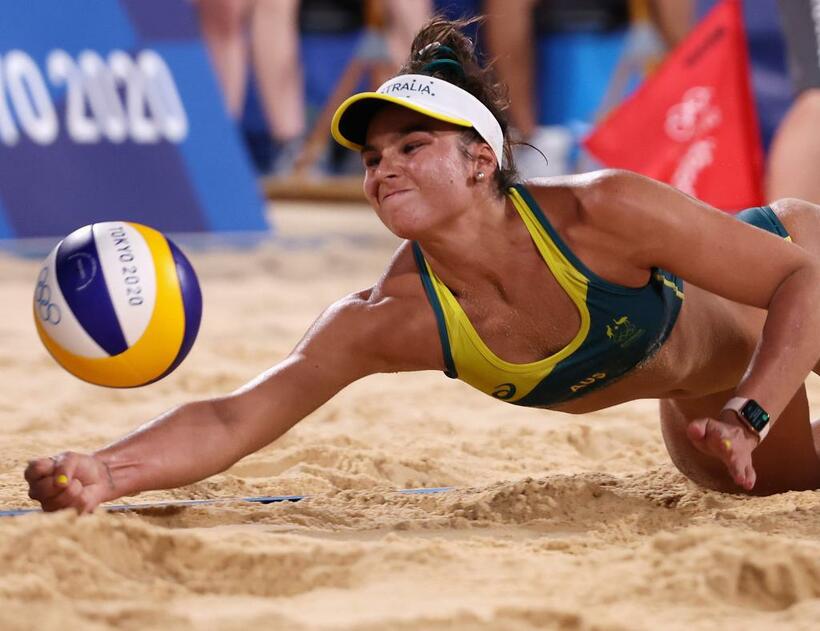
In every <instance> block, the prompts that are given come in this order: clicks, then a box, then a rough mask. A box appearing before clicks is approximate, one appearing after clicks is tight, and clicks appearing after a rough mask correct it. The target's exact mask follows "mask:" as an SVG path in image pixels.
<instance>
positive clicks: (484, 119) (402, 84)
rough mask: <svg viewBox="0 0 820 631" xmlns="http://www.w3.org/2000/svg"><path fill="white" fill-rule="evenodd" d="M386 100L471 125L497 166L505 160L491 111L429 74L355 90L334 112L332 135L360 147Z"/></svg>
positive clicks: (352, 147)
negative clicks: (367, 90)
mask: <svg viewBox="0 0 820 631" xmlns="http://www.w3.org/2000/svg"><path fill="white" fill-rule="evenodd" d="M385 103H393V104H395V105H400V106H402V107H406V108H408V109H411V110H414V111H416V112H420V113H422V114H425V115H427V116H429V117H431V118H435V119H437V120H440V121H445V122H447V123H452V124H453V125H459V126H460V127H472V128H473V129H475V130H476V131H477V132H478V134H479V135H480V136H481V137H482V138H483V139H484V140H485V141H486V143H487V144H488V145H490V148H491V149H492V150H493V153H495V157H496V160H498V164H499V167H500V166H501V165H503V164H504V159H503V158H504V134H502V133H501V125H499V124H498V120H496V118H495V116H493V115H492V112H490V110H489V109H487V107H486V106H485V105H484V104H483V103H482V102H481V101H479V100H478V99H477V98H475V97H474V96H473V95H472V94H470V93H469V92H467V91H466V90H462V89H461V88H459V87H458V86H456V85H453V84H452V83H450V82H448V81H444V80H443V79H439V78H437V77H430V76H428V75H421V74H403V75H399V76H397V77H393V78H392V79H390V80H388V81H385V82H384V83H383V84H382V85H381V86H379V89H378V90H376V92H360V93H359V94H354V95H353V96H351V97H350V98H348V99H347V100H345V101H344V103H342V104H341V105H340V106H339V108H338V109H337V110H336V113H335V114H334V115H333V121H332V122H331V124H330V131H331V134H333V138H335V139H336V142H338V143H339V144H340V145H342V146H344V147H347V148H348V149H353V150H355V151H361V150H362V147H363V146H364V142H365V136H366V134H367V127H368V125H369V124H370V120H371V119H372V118H373V115H374V114H375V113H376V111H377V110H378V109H379V108H380V107H382V106H383V105H384V104H385Z"/></svg>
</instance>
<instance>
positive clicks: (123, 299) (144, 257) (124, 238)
mask: <svg viewBox="0 0 820 631" xmlns="http://www.w3.org/2000/svg"><path fill="white" fill-rule="evenodd" d="M94 240H95V242H96V244H97V253H98V254H99V258H100V264H101V266H102V270H103V278H105V284H106V287H108V295H109V296H110V297H111V302H112V303H113V305H114V311H115V312H116V314H117V318H118V319H119V321H120V328H121V329H122V333H123V335H124V336H125V341H126V342H127V343H128V346H129V347H130V346H131V345H132V344H134V343H135V342H136V341H137V340H139V339H140V337H142V334H143V333H144V332H145V329H146V327H147V326H148V323H149V322H150V321H151V315H152V314H153V312H154V304H155V303H156V297H157V280H156V278H157V275H156V270H155V267H154V256H153V254H152V253H151V249H150V248H149V247H148V244H147V243H146V242H145V239H143V238H142V235H141V234H140V233H139V231H138V230H137V229H136V228H134V226H132V225H131V224H130V223H128V222H127V221H106V222H102V223H95V224H94Z"/></svg>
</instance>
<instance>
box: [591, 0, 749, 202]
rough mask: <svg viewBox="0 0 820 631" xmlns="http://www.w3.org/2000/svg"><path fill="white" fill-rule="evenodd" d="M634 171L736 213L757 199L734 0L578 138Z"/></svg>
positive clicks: (744, 57) (744, 59)
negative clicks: (619, 104)
mask: <svg viewBox="0 0 820 631" xmlns="http://www.w3.org/2000/svg"><path fill="white" fill-rule="evenodd" d="M584 145H585V146H586V148H587V150H589V152H590V153H591V154H593V155H594V156H595V157H597V158H598V159H599V160H600V161H601V162H603V163H604V164H606V165H607V166H611V167H617V168H622V169H629V170H632V171H637V172H638V173H642V174H644V175H647V176H649V177H653V178H655V179H657V180H661V181H663V182H667V183H669V184H671V185H673V186H675V187H677V188H678V189H680V190H682V191H684V192H685V193H688V194H689V195H692V196H694V197H697V198H699V199H702V200H703V201H705V202H707V203H709V204H712V205H713V206H716V207H718V208H722V209H725V210H730V211H737V210H740V209H742V208H746V207H749V206H757V205H759V204H760V203H761V202H762V199H763V192H762V191H763V185H762V184H763V182H762V173H763V150H762V146H761V141H760V130H759V128H758V122H757V114H756V112H755V108H754V100H753V98H752V93H751V87H750V82H749V61H748V54H747V51H746V38H745V33H744V30H743V18H742V15H741V6H740V0H723V1H722V2H720V3H719V4H718V5H717V6H716V7H715V8H714V9H712V11H711V12H709V14H708V15H707V16H706V17H705V18H704V19H703V20H702V21H701V22H700V23H699V24H698V26H697V27H696V28H695V29H694V30H693V31H692V32H691V33H690V34H689V36H688V37H687V38H686V39H685V40H684V41H683V42H681V44H680V45H679V46H678V47H677V48H676V49H675V50H674V51H673V52H671V53H670V54H669V56H668V57H667V59H666V60H665V61H664V63H663V64H662V65H661V66H660V67H659V68H658V70H657V71H656V72H655V74H653V75H652V76H651V77H649V78H648V79H647V80H646V81H645V82H644V84H643V85H642V86H641V87H640V88H639V89H638V90H637V91H636V92H635V93H634V94H633V95H632V96H631V97H629V98H628V99H627V100H626V101H624V103H623V104H622V105H621V106H620V107H618V108H617V109H615V110H614V111H613V112H611V113H610V114H609V116H607V117H606V118H605V119H604V120H603V121H602V122H601V123H600V124H599V126H598V127H597V128H596V129H595V130H594V131H593V132H592V134H591V135H590V136H588V137H587V138H586V140H585V141H584Z"/></svg>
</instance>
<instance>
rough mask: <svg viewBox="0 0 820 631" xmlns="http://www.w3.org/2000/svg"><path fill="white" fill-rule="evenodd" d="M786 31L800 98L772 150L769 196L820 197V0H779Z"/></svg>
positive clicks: (792, 69)
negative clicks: (819, 173)
mask: <svg viewBox="0 0 820 631" xmlns="http://www.w3.org/2000/svg"><path fill="white" fill-rule="evenodd" d="M779 6H780V17H781V25H782V27H783V35H784V36H785V38H786V44H787V46H788V50H789V66H790V68H789V69H790V72H791V76H792V81H793V83H794V87H795V90H796V92H797V95H798V96H797V98H796V99H795V101H794V103H793V104H792V106H791V108H790V109H789V111H788V113H787V114H786V116H785V117H784V118H783V120H782V122H781V123H780V126H779V127H778V129H777V133H776V134H775V137H774V140H773V141H772V146H771V149H770V152H769V158H768V165H767V177H766V198H767V199H777V198H780V197H799V198H800V199H805V200H807V201H810V202H814V203H816V204H818V203H820V178H818V177H817V165H818V164H820V60H819V59H818V51H820V2H818V1H817V0H780V5H779Z"/></svg>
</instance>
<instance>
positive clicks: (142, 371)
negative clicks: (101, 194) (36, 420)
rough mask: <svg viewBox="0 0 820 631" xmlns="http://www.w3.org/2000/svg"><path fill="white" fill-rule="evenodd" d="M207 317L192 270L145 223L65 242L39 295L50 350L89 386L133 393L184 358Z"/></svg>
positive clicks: (43, 276) (93, 229) (99, 226)
mask: <svg viewBox="0 0 820 631" xmlns="http://www.w3.org/2000/svg"><path fill="white" fill-rule="evenodd" d="M201 316H202V293H201V291H200V288H199V282H198V280H197V277H196V274H195V273H194V270H193V267H191V264H190V263H189V262H188V259H187V258H185V255H184V254H183V253H182V251H181V250H180V249H179V248H178V247H177V246H176V245H175V244H174V243H173V242H172V241H171V240H170V239H168V238H167V237H166V236H165V235H163V234H162V233H161V232H159V231H157V230H154V229H153V228H149V227H148V226H144V225H141V224H138V223H133V222H127V221H107V222H102V223H95V224H91V225H88V226H84V227H82V228H79V229H77V230H75V231H74V232H72V233H71V234H70V235H68V236H67V237H66V238H64V239H63V240H62V241H60V243H58V244H57V245H56V246H55V247H54V249H53V250H52V251H51V253H50V254H49V255H48V257H47V258H46V260H45V261H44V263H43V265H42V268H41V269H40V272H39V275H38V277H37V284H36V287H35V290H34V322H35V324H36V326H37V332H38V334H39V335H40V339H41V340H42V342H43V344H44V345H45V347H46V349H48V351H49V353H51V355H52V356H53V357H54V359H56V360H57V362H58V363H59V364H60V365H61V366H62V367H63V368H65V369H66V370H67V371H68V372H70V373H71V374H73V375H74V376H76V377H79V378H80V379H82V380H84V381H87V382H89V383H93V384H97V385H100V386H108V387H112V388H131V387H135V386H142V385H146V384H149V383H151V382H154V381H157V380H159V379H162V378H163V377H165V376H166V375H168V374H169V373H170V372H172V371H173V370H175V369H176V368H177V366H179V364H180V363H181V362H182V360H183V359H185V356H186V355H187V354H188V351H190V350H191V346H192V345H193V343H194V340H195V339H196V336H197V333H198V331H199V323H200V319H201Z"/></svg>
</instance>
